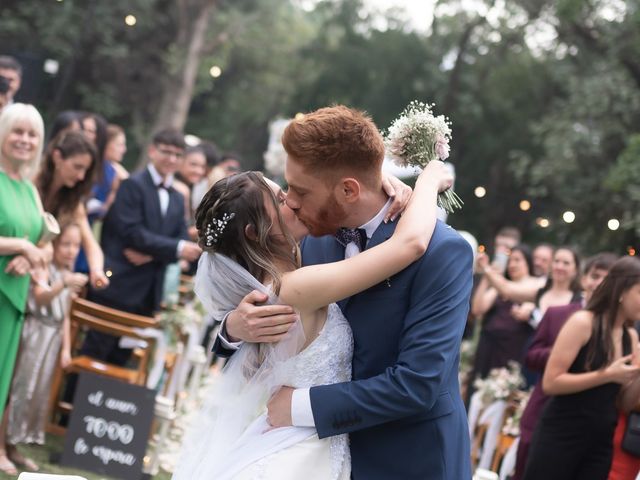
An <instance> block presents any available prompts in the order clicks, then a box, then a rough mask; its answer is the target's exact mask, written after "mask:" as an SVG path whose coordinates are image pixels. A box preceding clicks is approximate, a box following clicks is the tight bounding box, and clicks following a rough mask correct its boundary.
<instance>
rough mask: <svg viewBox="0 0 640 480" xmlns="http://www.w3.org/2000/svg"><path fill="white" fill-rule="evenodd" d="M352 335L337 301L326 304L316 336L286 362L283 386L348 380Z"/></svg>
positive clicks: (311, 385)
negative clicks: (323, 319) (326, 307)
mask: <svg viewBox="0 0 640 480" xmlns="http://www.w3.org/2000/svg"><path fill="white" fill-rule="evenodd" d="M352 357H353V336H352V334H351V327H349V323H348V322H347V319H346V318H345V317H344V315H343V314H342V312H341V311H340V308H339V307H338V306H337V305H336V304H331V305H329V308H328V311H327V320H326V322H325V324H324V327H323V328H322V330H321V331H320V334H319V335H318V337H317V338H316V339H315V340H314V341H313V342H312V343H311V344H309V346H308V347H307V348H305V349H304V350H303V351H302V352H300V353H299V354H298V355H296V356H295V357H293V358H291V359H290V360H289V361H288V362H287V363H288V365H287V368H286V373H285V374H284V377H285V381H284V382H283V383H284V384H285V385H290V386H292V387H295V388H308V387H313V386H315V385H328V384H331V383H340V382H348V381H350V380H351V359H352Z"/></svg>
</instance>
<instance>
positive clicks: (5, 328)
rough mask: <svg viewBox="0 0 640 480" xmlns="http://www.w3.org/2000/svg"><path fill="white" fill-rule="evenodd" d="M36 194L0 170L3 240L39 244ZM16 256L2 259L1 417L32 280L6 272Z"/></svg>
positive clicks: (0, 265) (0, 268) (39, 216)
mask: <svg viewBox="0 0 640 480" xmlns="http://www.w3.org/2000/svg"><path fill="white" fill-rule="evenodd" d="M35 195H36V193H35V188H34V187H33V185H32V184H31V182H29V181H28V180H13V179H12V178H10V177H8V176H7V175H6V174H5V173H4V172H3V171H2V170H0V237H20V238H28V239H29V240H30V241H32V242H33V243H36V242H37V241H38V239H39V238H40V232H41V231H42V215H40V209H39V207H38V202H37V200H36V196H35ZM13 257H14V255H2V256H0V417H1V416H2V414H3V413H4V407H5V404H6V401H7V395H8V393H9V386H10V385H11V377H12V375H13V367H14V364H15V360H16V355H17V352H18V345H19V344H20V332H21V331H22V323H23V320H24V311H25V309H26V306H27V294H28V293H29V281H30V276H29V275H24V276H15V275H9V274H7V273H5V269H6V268H7V264H8V263H9V262H10V261H11V259H12V258H13Z"/></svg>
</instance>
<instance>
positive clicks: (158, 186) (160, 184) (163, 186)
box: [156, 182, 169, 192]
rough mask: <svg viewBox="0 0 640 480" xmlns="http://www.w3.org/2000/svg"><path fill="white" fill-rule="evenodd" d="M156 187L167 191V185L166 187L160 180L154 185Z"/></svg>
mask: <svg viewBox="0 0 640 480" xmlns="http://www.w3.org/2000/svg"><path fill="white" fill-rule="evenodd" d="M156 188H157V189H158V190H159V189H163V190H166V191H167V192H168V191H169V187H167V186H166V185H165V184H164V182H160V183H159V184H157V185H156Z"/></svg>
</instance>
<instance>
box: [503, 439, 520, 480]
mask: <svg viewBox="0 0 640 480" xmlns="http://www.w3.org/2000/svg"><path fill="white" fill-rule="evenodd" d="M519 443H520V437H518V438H516V439H515V441H514V442H513V443H512V444H511V446H510V447H509V450H507V453H505V454H504V457H503V458H502V464H501V465H500V473H499V475H500V480H507V478H509V477H510V476H511V474H512V473H513V470H514V469H515V468H516V458H517V455H518V444H519Z"/></svg>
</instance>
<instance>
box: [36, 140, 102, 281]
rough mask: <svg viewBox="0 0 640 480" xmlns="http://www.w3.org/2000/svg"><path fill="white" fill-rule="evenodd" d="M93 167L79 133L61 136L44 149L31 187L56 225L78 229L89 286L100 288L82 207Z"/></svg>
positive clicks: (89, 147) (98, 255)
mask: <svg viewBox="0 0 640 480" xmlns="http://www.w3.org/2000/svg"><path fill="white" fill-rule="evenodd" d="M97 165H98V160H97V153H96V149H95V147H94V145H93V144H92V143H91V142H90V141H89V140H88V139H87V137H86V136H85V135H84V134H83V133H82V132H79V131H69V132H66V133H62V134H60V135H59V136H58V137H56V138H55V139H53V140H52V141H51V142H50V143H49V145H48V146H47V151H46V153H45V156H44V159H43V163H42V165H41V167H40V171H39V172H38V175H37V177H36V180H35V184H36V186H37V188H38V191H39V192H40V197H41V198H42V203H43V204H44V208H45V210H46V211H48V212H50V213H52V214H53V215H54V216H55V217H56V218H57V219H58V221H59V222H62V223H66V222H69V221H73V222H75V223H77V224H78V225H80V227H81V232H82V246H83V248H84V249H85V251H86V252H87V258H88V265H89V278H90V280H91V285H92V286H93V287H94V288H103V287H105V286H106V285H108V283H109V280H108V279H107V277H106V276H105V273H104V255H103V253H102V249H101V248H100V245H99V244H98V242H97V241H96V239H95V238H94V236H93V232H92V231H91V226H90V225H89V220H88V217H87V211H86V209H85V206H84V201H85V200H86V198H87V196H88V195H89V192H90V190H91V185H92V183H93V181H92V179H93V175H94V172H95V170H96V168H97Z"/></svg>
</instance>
